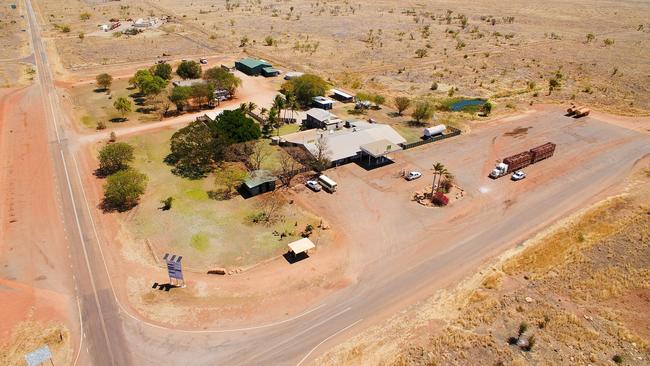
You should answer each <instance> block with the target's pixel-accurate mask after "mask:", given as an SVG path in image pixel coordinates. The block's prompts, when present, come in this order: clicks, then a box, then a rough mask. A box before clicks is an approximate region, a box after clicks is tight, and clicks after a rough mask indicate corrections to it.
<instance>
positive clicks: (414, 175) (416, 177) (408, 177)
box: [405, 171, 422, 180]
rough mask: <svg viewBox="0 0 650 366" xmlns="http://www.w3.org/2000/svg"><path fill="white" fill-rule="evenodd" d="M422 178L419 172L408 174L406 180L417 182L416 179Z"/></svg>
mask: <svg viewBox="0 0 650 366" xmlns="http://www.w3.org/2000/svg"><path fill="white" fill-rule="evenodd" d="M421 176H422V173H420V172H417V171H412V172H408V174H406V177H405V178H406V180H415V179H418V178H420V177H421Z"/></svg>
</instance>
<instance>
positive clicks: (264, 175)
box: [244, 170, 277, 188]
mask: <svg viewBox="0 0 650 366" xmlns="http://www.w3.org/2000/svg"><path fill="white" fill-rule="evenodd" d="M276 179H277V178H276V177H275V176H273V175H272V174H271V172H269V171H268V170H256V171H254V172H252V173H251V174H250V176H249V177H248V178H247V179H246V181H244V184H245V185H246V187H248V188H255V187H257V186H259V185H260V184H264V183H267V182H275V180H276Z"/></svg>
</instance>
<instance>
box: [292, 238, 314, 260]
mask: <svg viewBox="0 0 650 366" xmlns="http://www.w3.org/2000/svg"><path fill="white" fill-rule="evenodd" d="M288 246H289V252H290V253H291V254H292V255H293V256H294V257H295V256H297V255H299V254H302V253H305V255H306V254H307V252H309V250H310V249H314V248H316V245H315V244H314V243H313V242H312V241H311V240H309V238H302V239H300V240H296V241H294V242H293V243H289V245H288Z"/></svg>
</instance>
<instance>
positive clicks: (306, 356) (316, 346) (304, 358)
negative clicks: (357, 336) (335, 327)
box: [296, 319, 363, 366]
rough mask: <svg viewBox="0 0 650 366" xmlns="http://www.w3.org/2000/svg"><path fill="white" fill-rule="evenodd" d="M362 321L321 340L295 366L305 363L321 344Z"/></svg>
mask: <svg viewBox="0 0 650 366" xmlns="http://www.w3.org/2000/svg"><path fill="white" fill-rule="evenodd" d="M362 321H363V319H359V320H357V321H356V322H354V323H352V324H350V325H348V326H347V327H345V328H343V329H341V330H339V331H338V332H336V333H334V334H332V335H331V336H329V337H327V338H325V339H323V340H322V341H321V342H320V343H319V344H317V345H315V346H314V348H312V349H311V351H309V352H308V353H307V354H306V355H305V357H303V358H302V360H300V362H298V363H297V364H296V366H300V365H302V363H303V362H305V360H306V359H307V358H308V357H309V355H311V354H312V353H313V352H314V351H315V350H316V348H318V347H320V346H321V345H322V344H323V343H325V342H327V341H329V340H330V339H332V338H334V337H336V336H337V335H339V334H341V333H343V332H345V331H346V330H348V329H350V328H352V327H354V326H355V325H357V324H359V323H360V322H362Z"/></svg>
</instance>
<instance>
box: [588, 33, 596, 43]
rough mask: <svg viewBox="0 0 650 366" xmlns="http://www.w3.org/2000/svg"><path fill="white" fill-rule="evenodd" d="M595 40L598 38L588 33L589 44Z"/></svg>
mask: <svg viewBox="0 0 650 366" xmlns="http://www.w3.org/2000/svg"><path fill="white" fill-rule="evenodd" d="M594 39H596V36H594V34H593V33H587V43H589V42H591V41H593V40H594Z"/></svg>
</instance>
